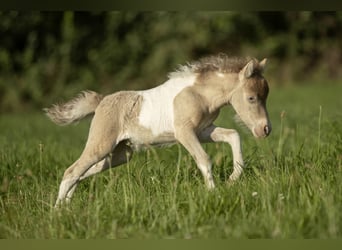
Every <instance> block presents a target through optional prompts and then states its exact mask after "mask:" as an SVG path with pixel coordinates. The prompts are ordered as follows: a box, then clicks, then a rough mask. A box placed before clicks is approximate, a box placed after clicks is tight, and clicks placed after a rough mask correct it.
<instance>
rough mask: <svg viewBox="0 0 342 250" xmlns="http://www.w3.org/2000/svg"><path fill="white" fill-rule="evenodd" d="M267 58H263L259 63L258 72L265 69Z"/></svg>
mask: <svg viewBox="0 0 342 250" xmlns="http://www.w3.org/2000/svg"><path fill="white" fill-rule="evenodd" d="M266 63H267V58H264V59H263V60H262V61H261V62H259V67H260V71H261V72H263V71H264V70H265V68H266Z"/></svg>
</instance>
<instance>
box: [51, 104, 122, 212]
mask: <svg viewBox="0 0 342 250" xmlns="http://www.w3.org/2000/svg"><path fill="white" fill-rule="evenodd" d="M105 111H106V110H104V109H101V108H100V107H98V109H97V112H96V113H95V116H94V118H93V120H92V123H91V126H90V130H89V136H88V140H87V143H86V146H85V148H84V150H83V152H82V154H81V156H80V158H79V159H78V160H77V161H76V162H74V163H73V164H72V165H71V166H70V167H69V168H68V169H67V170H65V172H64V175H63V179H62V182H61V184H60V186H59V192H58V197H57V201H56V206H58V205H59V204H60V203H61V202H63V201H64V200H65V199H66V197H67V194H68V192H69V191H70V189H72V187H73V186H74V185H75V184H77V182H79V181H80V178H81V176H82V175H84V174H85V173H86V172H87V170H88V169H89V168H90V167H91V166H93V165H94V164H96V163H98V162H99V161H101V160H103V159H104V158H105V157H106V156H108V155H109V154H110V153H111V152H112V150H113V148H114V147H115V146H116V143H117V138H118V135H119V129H118V124H116V123H115V122H113V121H108V114H107V113H106V112H105ZM109 115H113V116H114V117H115V115H114V114H109ZM109 117H110V116H109Z"/></svg>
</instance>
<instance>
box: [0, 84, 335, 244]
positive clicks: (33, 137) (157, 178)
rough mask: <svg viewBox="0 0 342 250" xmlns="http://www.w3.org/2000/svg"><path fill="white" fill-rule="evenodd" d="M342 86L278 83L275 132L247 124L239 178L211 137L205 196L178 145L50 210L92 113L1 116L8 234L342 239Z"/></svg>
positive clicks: (3, 221)
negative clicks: (212, 185) (232, 178)
mask: <svg viewBox="0 0 342 250" xmlns="http://www.w3.org/2000/svg"><path fill="white" fill-rule="evenodd" d="M340 93H342V86H341V85H337V84H328V83H327V84H320V85H304V86H301V87H298V86H297V87H287V88H272V89H271V93H270V97H269V101H268V109H269V112H270V117H271V120H272V124H273V131H272V134H271V136H270V137H269V138H267V139H266V140H256V139H254V138H253V137H252V136H251V135H250V133H249V132H246V131H245V130H244V129H243V128H239V127H237V125H235V124H234V122H232V120H233V119H232V114H233V112H232V111H231V110H229V109H226V108H225V110H224V112H222V114H221V116H220V118H219V120H218V124H219V125H224V126H226V127H228V126H229V127H236V128H237V129H238V130H239V131H240V132H241V138H242V144H243V153H244V159H245V162H246V169H245V172H244V174H243V175H242V178H241V179H240V180H239V181H238V182H236V183H235V184H233V185H227V184H226V182H225V180H226V179H227V177H228V176H229V174H230V173H231V171H232V156H231V151H230V147H229V145H225V144H215V145H214V144H212V145H205V146H204V147H205V149H206V151H207V152H208V153H209V154H210V155H211V158H212V160H213V163H214V169H213V171H214V178H215V182H216V186H217V188H216V189H215V190H214V191H212V192H208V191H207V190H206V189H205V186H204V183H203V179H202V176H201V175H200V173H199V170H198V169H197V168H196V166H195V164H194V162H193V160H192V159H191V157H190V156H189V154H188V153H187V152H186V151H185V150H184V149H183V148H182V147H181V146H178V145H175V146H172V147H169V148H163V149H151V150H148V151H145V152H140V153H137V154H135V156H134V158H133V160H132V161H131V162H130V163H129V164H127V165H125V166H121V167H118V168H115V169H112V170H109V171H107V172H106V173H102V174H99V175H97V176H95V177H92V178H89V179H87V180H85V181H83V182H82V183H81V184H80V186H79V187H78V189H77V191H76V192H75V195H74V198H73V200H72V204H71V205H70V206H68V207H63V208H61V209H59V210H54V209H53V204H54V202H55V199H56V195H57V191H58V186H59V182H60V180H61V177H62V175H63V172H64V170H65V169H66V167H67V166H69V165H70V164H71V163H72V162H73V161H74V160H76V159H77V157H78V156H79V154H80V153H81V150H82V149H83V146H84V144H85V141H86V135H87V130H88V126H89V121H84V122H81V123H80V124H78V125H76V126H70V127H57V126H55V125H54V124H52V123H51V122H49V121H48V120H47V119H46V118H45V117H44V116H43V115H42V114H41V113H32V114H2V115H1V116H0V131H1V134H0V237H1V238H132V237H133V238H340V237H341V236H342V215H341V212H340V211H342V196H341V193H342V185H341V183H342V172H341V170H342V164H341V162H342V111H341V107H342V101H341V98H340Z"/></svg>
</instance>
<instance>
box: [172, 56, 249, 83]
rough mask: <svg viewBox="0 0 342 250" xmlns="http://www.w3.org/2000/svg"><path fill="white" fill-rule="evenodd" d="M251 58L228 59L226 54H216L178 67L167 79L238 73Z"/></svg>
mask: <svg viewBox="0 0 342 250" xmlns="http://www.w3.org/2000/svg"><path fill="white" fill-rule="evenodd" d="M249 60H251V58H243V57H229V56H228V55H226V54H223V53H221V54H218V55H216V56H208V57H204V58H201V59H199V60H198V61H194V62H191V63H187V64H186V65H180V66H179V67H178V69H177V70H176V71H174V72H171V73H169V75H168V76H169V78H176V77H184V76H187V75H192V74H201V75H203V74H206V73H209V72H219V73H237V72H239V71H240V70H241V69H242V68H243V67H244V66H245V65H246V64H247V62H248V61H249Z"/></svg>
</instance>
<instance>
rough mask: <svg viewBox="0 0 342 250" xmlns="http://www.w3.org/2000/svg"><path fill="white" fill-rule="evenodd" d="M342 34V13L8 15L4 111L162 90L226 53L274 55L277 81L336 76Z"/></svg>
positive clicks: (270, 73)
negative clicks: (180, 71)
mask: <svg viewBox="0 0 342 250" xmlns="http://www.w3.org/2000/svg"><path fill="white" fill-rule="evenodd" d="M341 30H342V12H131V11H130V12H94V13H93V12H15V11H9V12H2V13H0V37H1V39H0V112H14V111H25V110H33V109H41V108H42V107H44V106H46V105H50V104H51V103H52V102H56V101H61V100H63V99H66V98H68V97H71V96H74V95H75V94H76V93H78V92H79V91H81V90H83V89H93V90H96V91H101V92H103V93H111V92H114V91H117V90H121V89H144V88H149V87H153V86H156V85H158V84H160V83H162V82H163V81H164V80H165V79H166V75H167V73H168V72H170V71H173V70H174V69H175V68H176V67H177V66H178V65H179V64H184V63H186V62H188V61H192V60H196V59H198V58H199V57H202V56H206V55H210V54H216V53H221V52H224V53H227V54H228V55H238V56H252V57H257V58H259V59H262V58H263V57H267V58H269V68H268V70H267V77H268V78H269V81H270V82H271V84H274V85H287V84H293V83H296V84H303V83H305V82H310V81H311V80H313V81H319V79H332V80H337V79H338V78H339V77H340V76H341V72H342V71H341V63H342V57H341V52H342V51H341V50H342V39H341V38H342V32H341Z"/></svg>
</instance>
